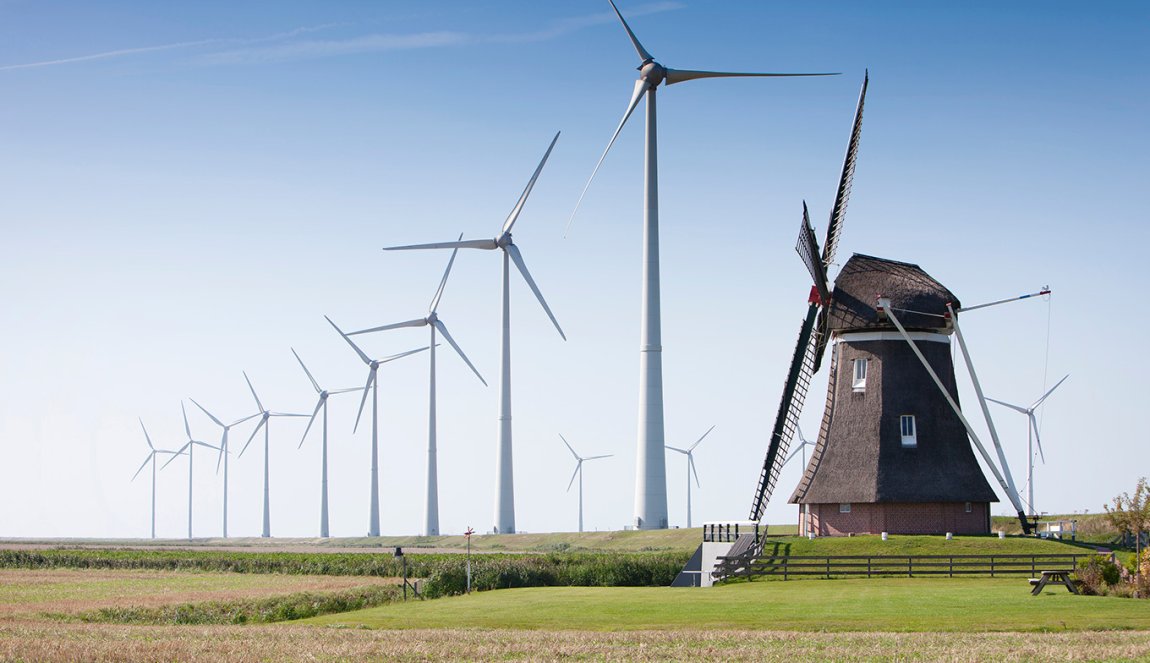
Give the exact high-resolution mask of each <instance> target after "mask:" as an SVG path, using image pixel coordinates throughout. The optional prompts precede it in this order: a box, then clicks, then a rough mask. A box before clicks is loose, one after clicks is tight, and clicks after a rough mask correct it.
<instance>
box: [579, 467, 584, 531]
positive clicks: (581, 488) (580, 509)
mask: <svg viewBox="0 0 1150 663" xmlns="http://www.w3.org/2000/svg"><path fill="white" fill-rule="evenodd" d="M579 532H580V533H582V532H583V461H579Z"/></svg>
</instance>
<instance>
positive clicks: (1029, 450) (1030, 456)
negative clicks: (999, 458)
mask: <svg viewBox="0 0 1150 663" xmlns="http://www.w3.org/2000/svg"><path fill="white" fill-rule="evenodd" d="M1027 414H1029V413H1027ZM1026 499H1027V502H1028V503H1029V504H1030V517H1031V518H1033V517H1034V516H1035V515H1037V513H1038V512H1037V510H1036V509H1035V508H1034V433H1033V432H1032V430H1031V426H1030V420H1029V417H1028V418H1027V421H1026Z"/></svg>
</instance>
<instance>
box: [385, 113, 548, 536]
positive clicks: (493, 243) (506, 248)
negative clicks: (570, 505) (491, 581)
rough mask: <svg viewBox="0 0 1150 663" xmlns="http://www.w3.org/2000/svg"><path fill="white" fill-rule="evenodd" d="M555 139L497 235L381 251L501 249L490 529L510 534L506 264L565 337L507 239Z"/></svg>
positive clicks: (512, 527)
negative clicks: (500, 323)
mask: <svg viewBox="0 0 1150 663" xmlns="http://www.w3.org/2000/svg"><path fill="white" fill-rule="evenodd" d="M557 140H559V134H558V133H556V134H555V137H554V138H552V139H551V144H550V145H548V146H547V151H546V152H545V153H544V154H543V159H542V160H540V161H539V165H538V166H536V168H535V173H534V174H532V175H531V179H530V180H528V182H527V187H526V188H525V189H523V193H522V194H520V195H519V200H518V201H516V203H515V207H513V208H512V209H511V213H510V214H508V215H507V219H506V220H505V221H504V222H503V227H502V228H500V230H499V235H498V236H497V237H495V238H494V239H469V240H457V241H454V242H440V243H436V244H416V245H411V246H392V247H388V248H386V249H384V250H385V251H404V250H410V249H482V250H486V251H494V250H496V249H499V250H501V251H502V252H503V334H502V341H501V352H500V355H501V356H500V379H499V459H498V463H497V464H496V466H495V527H494V531H495V533H497V534H513V533H514V532H515V479H514V475H513V464H512V454H511V308H510V307H511V272H510V263H512V262H513V263H515V267H516V269H518V270H519V274H520V275H521V276H522V277H523V280H524V281H526V282H527V287H529V288H531V292H532V293H534V294H535V298H536V299H537V300H539V304H540V305H541V306H542V307H543V311H544V312H546V313H547V317H548V318H550V319H551V324H553V325H555V330H556V331H558V332H559V336H561V337H562V338H563V340H567V336H566V335H565V334H564V333H563V329H562V328H560V327H559V321H558V320H556V319H555V315H554V314H553V313H552V312H551V307H549V306H547V301H546V300H544V299H543V293H542V292H540V291H539V286H537V285H536V284H535V279H533V278H531V272H529V271H527V264H526V263H524V262H523V255H522V254H521V253H520V252H519V247H518V246H516V245H515V243H514V242H513V241H512V240H511V229H512V228H513V227H514V226H515V221H516V220H518V219H519V215H520V213H521V212H522V211H523V206H524V205H525V204H526V203H527V197H528V196H530V195H531V190H532V189H533V188H534V187H535V181H536V180H538V179H539V173H541V172H542V171H543V166H544V165H545V164H546V163H547V158H548V157H549V156H551V150H552V149H554V148H555V141H557Z"/></svg>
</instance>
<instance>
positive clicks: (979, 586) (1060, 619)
mask: <svg viewBox="0 0 1150 663" xmlns="http://www.w3.org/2000/svg"><path fill="white" fill-rule="evenodd" d="M310 623H313V624H324V625H340V626H366V627H370V628H387V629H413V628H421V629H422V628H485V629H486V628H490V629H529V630H533V629H544V630H588V631H632V630H662V631H674V630H680V629H752V630H759V629H761V630H770V631H779V630H784V631H787V630H798V631H811V630H831V631H1019V630H1021V631H1034V630H1093V629H1138V630H1145V629H1150V601H1140V600H1134V599H1119V598H1109V597H1093V596H1077V595H1072V594H1070V593H1069V592H1067V591H1066V590H1065V589H1064V588H1062V587H1058V588H1053V587H1051V588H1048V589H1047V590H1046V592H1044V593H1043V594H1042V595H1041V596H1037V597H1035V596H1031V595H1030V587H1029V585H1028V584H1027V582H1026V579H1025V577H1017V578H1012V579H990V578H953V579H951V578H945V579H919V578H892V579H879V580H806V581H796V582H754V583H740V584H734V585H728V586H724V587H715V588H711V589H672V588H661V587H659V588H597V587H546V588H527V589H512V590H500V591H492V592H482V593H475V594H471V595H470V596H460V597H454V598H448V599H440V600H436V601H425V602H408V603H406V604H392V605H387V606H382V607H379V608H372V609H369V610H362V611H358V612H351V613H344V614H339V615H329V616H325V617H318V618H315V619H313V620H310Z"/></svg>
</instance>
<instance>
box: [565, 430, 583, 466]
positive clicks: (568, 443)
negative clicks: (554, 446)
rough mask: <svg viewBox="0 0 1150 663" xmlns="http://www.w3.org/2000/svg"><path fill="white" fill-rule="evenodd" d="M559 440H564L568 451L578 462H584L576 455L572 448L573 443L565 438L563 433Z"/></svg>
mask: <svg viewBox="0 0 1150 663" xmlns="http://www.w3.org/2000/svg"><path fill="white" fill-rule="evenodd" d="M559 439H560V440H563V444H564V445H566V446H567V450H568V451H570V452H571V455H572V456H574V457H575V460H576V461H580V460H583V459H582V458H580V457H579V454H577V453H575V450H574V449H572V448H571V443H570V442H568V441H567V438H565V437H563V433H559Z"/></svg>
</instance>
